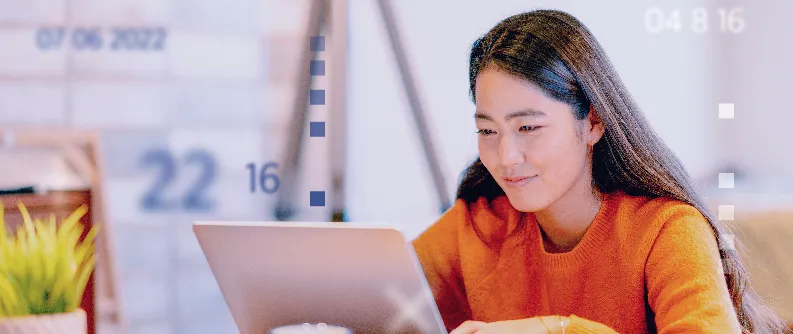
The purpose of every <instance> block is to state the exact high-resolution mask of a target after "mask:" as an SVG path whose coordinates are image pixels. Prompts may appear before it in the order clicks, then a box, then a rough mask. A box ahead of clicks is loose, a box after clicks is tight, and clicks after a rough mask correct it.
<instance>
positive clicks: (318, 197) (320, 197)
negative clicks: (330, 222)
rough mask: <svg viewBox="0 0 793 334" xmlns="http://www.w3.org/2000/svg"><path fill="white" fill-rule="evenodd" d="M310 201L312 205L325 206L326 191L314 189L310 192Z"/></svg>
mask: <svg viewBox="0 0 793 334" xmlns="http://www.w3.org/2000/svg"><path fill="white" fill-rule="evenodd" d="M309 203H310V204H311V206H325V192H324V191H312V192H310V193H309Z"/></svg>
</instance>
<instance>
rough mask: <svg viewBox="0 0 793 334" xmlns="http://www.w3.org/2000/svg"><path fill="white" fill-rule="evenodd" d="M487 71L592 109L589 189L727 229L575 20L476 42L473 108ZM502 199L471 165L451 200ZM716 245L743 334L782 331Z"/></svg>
mask: <svg viewBox="0 0 793 334" xmlns="http://www.w3.org/2000/svg"><path fill="white" fill-rule="evenodd" d="M491 66H492V67H493V68H497V69H498V70H501V71H505V72H506V73H509V74H512V75H515V76H518V77H520V78H523V79H525V80H528V81H529V82H532V83H534V84H536V85H537V86H538V87H540V88H541V89H542V90H543V91H544V92H545V93H546V94H548V95H549V96H551V97H553V98H555V99H557V100H559V101H561V102H565V103H567V104H569V105H570V106H571V107H572V109H573V112H574V113H575V116H576V118H577V119H579V120H583V119H584V118H585V117H587V116H588V115H589V112H590V110H591V109H594V110H595V112H596V113H597V116H598V118H599V119H600V120H601V121H602V122H603V123H604V125H605V134H604V135H603V137H602V138H601V140H600V141H599V142H598V143H597V144H595V146H594V148H593V152H592V159H593V162H592V179H593V180H592V182H593V186H594V187H595V189H597V190H598V191H600V192H603V193H610V192H614V191H622V192H625V193H627V194H630V195H638V196H650V197H668V198H672V199H676V200H680V201H683V202H685V203H688V204H691V205H692V206H694V207H696V208H697V209H699V211H700V212H701V213H702V214H703V216H705V218H706V219H707V221H708V223H709V224H710V226H711V228H712V229H713V232H714V233H715V235H716V236H724V235H725V233H726V230H725V228H724V227H722V226H721V225H720V224H719V222H718V220H717V219H715V216H714V215H713V213H712V212H711V211H710V210H708V209H707V207H706V204H705V202H704V200H703V199H702V198H701V197H700V196H699V195H698V194H697V191H696V190H695V188H694V184H693V182H692V181H691V179H690V177H689V175H688V173H687V172H686V170H685V169H684V167H683V165H682V164H681V163H680V161H679V160H678V159H677V157H676V156H675V155H674V154H673V153H672V151H671V150H670V149H669V148H668V147H667V146H666V144H664V143H663V141H662V140H661V138H660V137H659V136H658V135H657V134H656V133H655V132H654V131H653V129H652V128H651V127H650V125H649V123H648V122H647V120H646V119H645V118H644V115H643V113H642V112H641V110H640V108H639V107H638V105H637V104H636V102H635V101H634V100H633V98H632V96H631V95H630V93H629V92H628V91H627V89H626V88H625V86H624V84H623V83H622V80H621V79H620V78H619V76H618V75H617V73H616V71H615V70H614V67H613V65H612V64H611V62H610V60H609V59H608V57H606V54H605V52H604V51H603V49H602V47H601V46H600V44H599V43H598V41H597V40H596V39H595V37H594V36H593V35H592V33H591V32H590V31H589V30H588V29H587V28H586V27H585V26H584V25H583V24H582V23H581V22H580V21H578V20H577V19H576V18H574V17H573V16H571V15H569V14H567V13H565V12H561V11H556V10H535V11H531V12H528V13H522V14H518V15H514V16H511V17H509V18H507V19H505V20H503V21H501V22H500V23H498V24H497V25H496V26H495V27H493V29H491V30H490V31H489V32H488V33H486V34H485V35H484V36H482V37H481V38H479V39H477V40H476V41H475V42H474V44H473V46H472V48H471V55H470V71H469V80H470V92H471V99H472V101H473V102H474V103H476V94H475V93H476V92H475V87H476V78H477V76H478V75H479V73H480V72H481V71H482V70H483V69H485V68H488V67H491ZM503 194H504V192H503V190H502V189H501V187H500V186H499V185H498V184H497V183H496V181H495V180H494V179H493V176H492V175H490V173H489V172H488V171H487V169H486V168H485V166H484V165H483V164H482V161H481V160H480V159H479V158H477V159H476V160H475V161H474V162H473V163H472V164H471V165H470V166H469V167H468V168H467V169H466V170H465V171H464V172H463V174H462V180H461V183H460V186H459V188H458V191H457V198H458V199H463V200H465V201H466V202H469V203H470V202H474V201H476V200H478V199H479V198H480V197H483V196H484V197H486V198H487V199H488V200H492V199H494V198H496V197H499V196H501V195H503ZM716 239H717V242H718V245H719V250H720V253H721V256H722V259H723V262H724V264H725V266H724V270H725V279H726V281H727V286H728V288H729V291H730V296H731V297H732V303H733V306H734V307H735V310H736V312H737V314H738V319H739V321H740V323H741V326H742V327H743V331H744V332H749V333H784V332H786V329H785V328H786V327H785V324H784V322H783V321H782V320H781V319H780V318H779V317H778V316H776V314H775V313H774V312H773V311H771V309H770V308H768V307H767V306H765V305H764V304H763V303H762V302H761V300H760V298H759V297H758V296H757V294H756V293H755V292H754V291H753V290H752V289H751V288H750V287H749V285H748V283H749V282H748V281H749V280H748V277H747V273H746V270H745V269H744V267H743V266H742V265H741V263H740V261H739V260H738V257H737V255H736V253H735V251H734V250H730V249H728V247H725V242H726V241H725V240H723V239H722V238H721V237H717V238H716ZM739 246H740V243H739V242H737V241H736V247H739Z"/></svg>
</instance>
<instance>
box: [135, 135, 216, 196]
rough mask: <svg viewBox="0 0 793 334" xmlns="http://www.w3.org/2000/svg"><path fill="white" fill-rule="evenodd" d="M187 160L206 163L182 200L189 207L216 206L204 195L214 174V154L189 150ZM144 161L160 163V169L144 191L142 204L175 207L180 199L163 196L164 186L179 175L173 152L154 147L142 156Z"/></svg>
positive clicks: (188, 161) (154, 164)
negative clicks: (149, 186) (175, 199)
mask: <svg viewBox="0 0 793 334" xmlns="http://www.w3.org/2000/svg"><path fill="white" fill-rule="evenodd" d="M185 161H186V164H191V163H199V164H200V166H202V167H203V169H202V172H201V174H200V175H199V177H198V179H197V180H196V181H195V183H194V185H193V186H192V187H190V189H189V190H188V192H187V194H186V195H185V197H184V198H183V199H182V201H181V203H180V204H181V207H182V208H184V209H185V210H189V211H203V210H209V209H211V208H212V207H213V203H212V201H211V200H209V199H207V198H206V197H204V192H205V191H206V189H207V188H208V187H209V186H210V185H211V184H212V181H213V180H214V178H215V160H214V158H213V157H212V155H211V154H209V153H208V152H207V151H204V150H193V151H190V152H189V153H188V154H187V157H186V159H185ZM141 162H142V165H143V166H144V167H146V166H152V165H153V166H155V167H156V166H160V168H161V169H160V173H159V174H158V177H157V178H156V179H155V182H154V184H153V185H152V186H151V188H149V190H148V191H147V192H146V193H145V194H144V195H143V198H142V199H141V206H142V207H143V208H144V209H145V210H147V211H165V210H172V209H175V207H176V205H177V203H175V202H174V201H173V200H166V199H165V198H164V196H163V193H164V192H165V189H166V188H167V187H168V185H170V184H171V183H172V182H173V181H174V178H175V177H176V162H175V159H174V156H173V155H172V154H171V152H168V151H166V150H152V151H149V152H147V153H146V154H145V155H144V156H143V158H142V159H141Z"/></svg>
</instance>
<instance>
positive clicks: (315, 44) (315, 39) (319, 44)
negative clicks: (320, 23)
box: [309, 36, 325, 51]
mask: <svg viewBox="0 0 793 334" xmlns="http://www.w3.org/2000/svg"><path fill="white" fill-rule="evenodd" d="M309 40H310V42H309V49H310V50H311V51H325V36H311V38H310V39H309Z"/></svg>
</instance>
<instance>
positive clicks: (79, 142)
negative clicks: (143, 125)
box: [0, 128, 126, 334]
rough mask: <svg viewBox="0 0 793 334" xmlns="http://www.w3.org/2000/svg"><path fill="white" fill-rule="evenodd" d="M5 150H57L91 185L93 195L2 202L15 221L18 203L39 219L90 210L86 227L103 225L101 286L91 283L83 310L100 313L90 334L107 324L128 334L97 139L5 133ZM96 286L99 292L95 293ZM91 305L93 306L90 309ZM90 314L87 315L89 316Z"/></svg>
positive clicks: (0, 139)
mask: <svg viewBox="0 0 793 334" xmlns="http://www.w3.org/2000/svg"><path fill="white" fill-rule="evenodd" d="M3 148H6V149H8V148H13V149H51V150H54V151H56V152H58V153H59V154H60V155H62V157H63V159H64V160H65V162H66V163H67V164H68V166H69V167H70V168H71V169H72V170H73V171H74V172H75V173H76V174H78V175H80V176H81V177H82V178H84V179H85V180H86V181H87V182H88V184H89V189H88V191H55V192H49V193H44V194H29V195H15V196H4V197H0V199H2V200H3V201H4V202H6V208H7V210H9V214H11V215H13V212H14V208H15V207H16V202H17V201H21V202H23V203H26V205H28V206H29V207H30V208H31V209H32V210H31V211H32V212H34V214H36V213H42V214H43V213H45V212H44V211H46V210H53V212H54V213H56V215H57V214H58V213H63V211H64V210H74V209H75V208H76V207H78V206H79V205H80V204H81V203H85V204H88V206H89V215H87V218H86V219H85V220H86V221H85V222H84V223H85V224H99V225H101V228H100V230H99V234H98V235H97V238H96V261H97V263H96V269H95V278H96V281H95V284H93V282H92V283H91V288H92V289H91V291H89V292H86V294H87V296H85V298H84V301H87V302H86V303H87V304H86V305H84V306H83V307H88V308H93V309H95V310H96V312H95V314H93V312H92V314H89V327H90V328H91V329H90V330H89V333H90V334H93V333H95V331H96V326H97V323H103V324H108V325H110V326H111V327H112V329H113V332H120V333H124V332H125V331H126V321H125V319H124V317H123V312H122V308H121V305H122V304H121V298H120V294H119V277H118V274H117V273H118V269H117V268H116V263H115V259H116V256H115V247H114V245H113V238H112V227H113V226H112V224H110V222H109V220H108V219H107V214H106V212H105V205H104V187H103V184H104V183H103V179H104V178H103V169H102V163H101V156H102V154H101V148H100V146H99V144H98V140H97V136H96V135H95V134H94V133H91V132H85V131H66V130H49V129H39V130H28V129H5V128H0V149H3ZM46 214H48V213H46ZM94 286H95V289H93V288H94ZM86 290H88V289H86ZM94 297H95V298H94ZM91 299H93V300H91ZM91 302H93V303H94V305H89V304H90V303H91ZM88 311H89V310H86V312H87V313H88ZM94 316H96V319H94Z"/></svg>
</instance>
